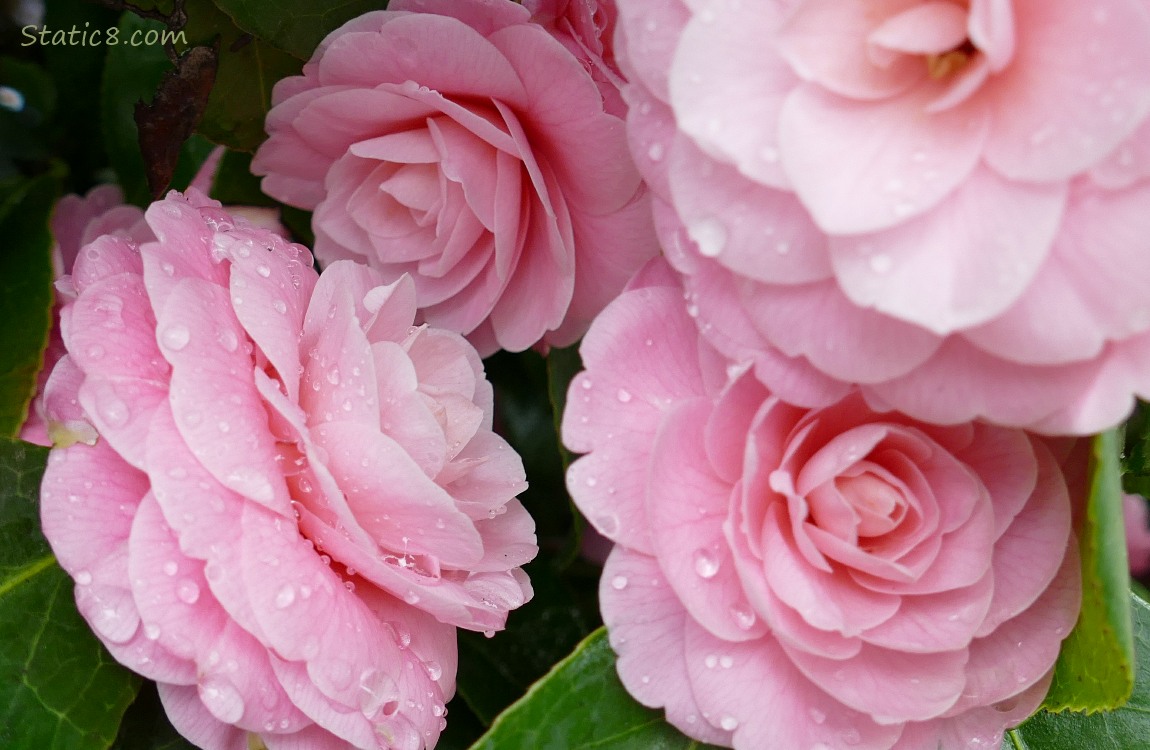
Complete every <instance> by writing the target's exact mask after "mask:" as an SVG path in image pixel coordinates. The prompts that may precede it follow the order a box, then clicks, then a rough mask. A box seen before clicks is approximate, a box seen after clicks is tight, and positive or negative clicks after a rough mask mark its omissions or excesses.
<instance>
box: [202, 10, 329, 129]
mask: <svg viewBox="0 0 1150 750" xmlns="http://www.w3.org/2000/svg"><path fill="white" fill-rule="evenodd" d="M310 4H311V3H309V5H310ZM261 7H263V8H265V9H266V12H269V13H274V14H277V15H278V14H283V15H288V14H290V13H291V11H290V10H285V9H284V8H283V6H282V4H279V3H263V4H261ZM185 9H186V11H187V14H188V25H187V27H186V28H185V31H186V33H187V40H188V43H189V44H211V43H212V41H213V40H215V39H217V38H218V39H219V69H218V70H217V71H216V84H215V86H214V87H213V88H212V94H211V96H210V97H209V98H208V107H207V110H206V111H205V112H204V117H203V119H202V120H201V121H200V124H199V126H198V127H197V130H198V132H200V133H201V134H203V135H204V136H206V137H207V138H209V139H210V140H212V141H214V142H215V143H219V144H222V145H225V146H227V147H228V148H232V149H236V150H237V151H254V150H255V149H256V147H257V146H259V145H260V144H261V143H263V141H264V138H266V137H267V136H266V135H265V134H264V116H265V115H267V112H268V109H269V108H270V107H271V98H272V86H274V85H275V83H276V81H278V80H279V79H281V78H284V77H286V76H289V75H299V72H300V62H299V60H297V59H295V58H294V57H292V56H291V55H289V54H286V53H285V52H283V51H281V50H278V49H276V48H275V47H273V46H272V45H270V44H268V43H267V42H266V41H264V39H263V38H262V35H257V36H258V37H261V38H252V37H251V36H250V35H249V34H248V33H246V32H245V31H244V30H241V29H239V28H237V27H236V25H235V24H234V23H232V20H231V19H230V18H229V17H228V16H227V15H226V14H225V13H223V12H222V11H221V10H220V9H219V8H217V7H216V6H215V5H214V4H213V3H212V2H211V0H189V2H187V3H186V5H185ZM181 49H182V47H181Z"/></svg>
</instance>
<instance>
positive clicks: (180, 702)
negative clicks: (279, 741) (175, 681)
mask: <svg viewBox="0 0 1150 750" xmlns="http://www.w3.org/2000/svg"><path fill="white" fill-rule="evenodd" d="M157 688H158V689H159V692H160V701H161V702H162V703H163V704H164V713H166V714H167V715H168V719H169V720H170V721H171V722H172V726H174V727H175V728H176V731H178V732H179V733H180V734H182V735H183V736H184V737H186V738H188V739H189V740H191V741H192V742H194V743H196V747H200V748H203V749H204V750H248V739H247V732H244V731H243V730H241V729H237V728H236V727H234V726H231V725H230V724H225V723H224V722H221V721H220V720H219V719H217V718H216V717H214V716H212V714H211V713H209V712H208V709H207V708H205V707H204V704H203V703H202V702H201V701H200V697H199V695H198V693H197V692H196V689H195V688H194V687H191V686H182V685H169V684H166V683H162V682H161V683H160V684H159V685H157Z"/></svg>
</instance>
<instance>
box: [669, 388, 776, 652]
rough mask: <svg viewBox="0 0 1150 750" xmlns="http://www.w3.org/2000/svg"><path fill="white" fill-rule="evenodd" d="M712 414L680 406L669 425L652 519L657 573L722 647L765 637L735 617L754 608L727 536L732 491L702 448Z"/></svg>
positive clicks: (700, 406) (703, 405)
mask: <svg viewBox="0 0 1150 750" xmlns="http://www.w3.org/2000/svg"><path fill="white" fill-rule="evenodd" d="M709 411H710V405H709V404H708V403H707V402H706V401H705V400H703V399H697V400H692V401H681V402H679V404H677V405H676V407H675V408H674V409H673V410H671V411H670V412H668V413H667V415H666V416H665V417H664V419H663V422H662V424H661V425H660V427H659V432H658V434H657V435H656V437H655V443H654V446H653V447H652V460H651V462H650V463H649V464H648V467H649V472H650V473H649V479H648V483H647V518H648V519H650V521H651V536H652V542H653V546H654V551H655V554H656V556H657V558H658V560H659V565H660V567H661V568H662V570H663V572H664V575H665V576H666V578H667V580H668V582H669V583H670V585H671V587H672V588H673V589H674V590H675V593H676V594H677V595H678V597H679V600H680V601H681V602H682V604H683V606H684V607H685V608H686V609H687V611H688V613H689V614H690V616H691V617H692V618H693V619H694V620H695V621H696V622H698V623H699V624H700V625H702V626H703V627H705V628H706V629H707V630H709V631H710V632H711V633H713V634H715V635H716V636H717V637H719V638H722V639H723V640H727V641H744V640H750V639H753V638H758V637H760V636H762V635H763V633H764V632H766V629H765V628H764V627H763V625H762V623H757V624H755V625H752V626H751V627H750V628H745V627H741V626H740V624H739V622H738V621H737V619H736V618H735V617H734V616H732V613H733V612H736V611H749V609H750V604H749V603H748V602H747V599H746V595H745V594H744V593H743V590H742V585H741V583H740V581H739V576H738V573H737V571H736V570H735V566H734V564H733V560H732V558H731V553H730V550H729V549H728V547H727V543H726V539H725V536H724V533H723V525H724V520H725V519H726V517H727V513H728V511H729V507H730V504H731V494H732V490H731V485H730V484H728V483H726V482H724V481H723V480H721V479H720V478H719V477H717V476H715V474H714V472H713V471H712V470H711V468H710V466H709V464H708V461H707V455H706V450H705V447H704V441H703V427H704V425H705V424H706V417H707V414H708V412H709Z"/></svg>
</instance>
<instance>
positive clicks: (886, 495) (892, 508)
mask: <svg viewBox="0 0 1150 750" xmlns="http://www.w3.org/2000/svg"><path fill="white" fill-rule="evenodd" d="M835 485H836V486H837V487H838V490H839V492H840V493H841V494H842V496H843V498H844V499H845V500H846V501H847V502H848V503H849V504H850V506H851V507H852V508H853V509H854V511H855V513H857V514H858V517H859V520H858V535H859V536H860V537H876V536H882V535H883V534H886V533H888V532H890V531H891V530H893V529H894V528H895V527H896V526H898V524H899V522H900V521H902V518H903V516H904V515H905V514H906V500H905V499H904V498H903V496H902V493H900V492H899V491H898V490H897V489H895V488H894V487H892V486H891V485H890V483H889V482H887V481H885V480H883V479H881V478H879V477H877V476H875V475H874V474H871V473H870V472H865V473H863V474H859V475H858V476H853V477H839V478H838V479H836V480H835Z"/></svg>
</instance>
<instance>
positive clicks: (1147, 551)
mask: <svg viewBox="0 0 1150 750" xmlns="http://www.w3.org/2000/svg"><path fill="white" fill-rule="evenodd" d="M1122 515H1123V518H1124V520H1125V521H1126V556H1127V558H1128V559H1129V561H1130V575H1134V576H1142V575H1145V574H1146V573H1150V508H1148V507H1147V506H1146V498H1144V497H1142V496H1141V495H1124V496H1123V498H1122Z"/></svg>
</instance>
